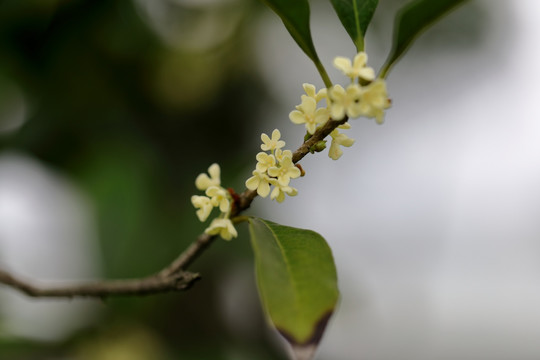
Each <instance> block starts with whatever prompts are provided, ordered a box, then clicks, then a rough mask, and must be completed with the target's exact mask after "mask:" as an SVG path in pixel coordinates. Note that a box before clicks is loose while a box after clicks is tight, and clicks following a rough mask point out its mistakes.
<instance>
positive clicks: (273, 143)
mask: <svg viewBox="0 0 540 360" xmlns="http://www.w3.org/2000/svg"><path fill="white" fill-rule="evenodd" d="M280 138H281V133H280V132H279V130H278V129H274V131H272V138H270V137H269V136H268V135H266V134H264V133H263V134H261V140H262V142H263V144H262V145H261V149H262V150H264V151H273V150H276V149H281V148H282V147H284V146H285V141H283V140H279V139H280Z"/></svg>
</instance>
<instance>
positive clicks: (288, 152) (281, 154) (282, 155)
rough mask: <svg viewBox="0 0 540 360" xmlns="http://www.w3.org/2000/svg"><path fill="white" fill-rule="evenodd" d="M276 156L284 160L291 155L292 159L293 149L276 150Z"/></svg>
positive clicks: (280, 160)
mask: <svg viewBox="0 0 540 360" xmlns="http://www.w3.org/2000/svg"><path fill="white" fill-rule="evenodd" d="M274 156H275V157H276V160H277V161H278V162H282V161H283V158H285V157H290V158H291V159H292V151H291V150H281V149H279V150H276V152H275V153H274Z"/></svg>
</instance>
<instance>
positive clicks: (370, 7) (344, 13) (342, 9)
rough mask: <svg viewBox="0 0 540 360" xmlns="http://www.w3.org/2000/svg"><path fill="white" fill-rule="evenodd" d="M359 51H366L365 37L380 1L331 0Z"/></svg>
mask: <svg viewBox="0 0 540 360" xmlns="http://www.w3.org/2000/svg"><path fill="white" fill-rule="evenodd" d="M330 1H331V2H332V6H333V7H334V10H336V13H337V15H338V17H339V20H340V21H341V23H342V24H343V27H344V28H345V30H347V33H348V34H349V36H350V37H351V39H352V41H353V43H354V45H355V46H356V50H357V51H359V52H360V51H363V50H364V36H365V35H366V30H367V27H368V25H369V23H370V22H371V18H372V17H373V13H374V12H375V9H376V8H377V5H378V4H379V0H330Z"/></svg>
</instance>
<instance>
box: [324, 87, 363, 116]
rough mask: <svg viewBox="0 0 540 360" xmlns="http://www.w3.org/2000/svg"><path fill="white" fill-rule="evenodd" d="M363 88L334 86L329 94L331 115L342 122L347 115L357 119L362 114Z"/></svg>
mask: <svg viewBox="0 0 540 360" xmlns="http://www.w3.org/2000/svg"><path fill="white" fill-rule="evenodd" d="M361 95H362V88H361V87H360V85H358V84H350V85H349V86H347V89H344V88H343V87H342V86H341V85H334V86H333V87H332V88H331V89H330V91H329V93H328V97H329V98H330V115H331V116H332V119H334V120H342V119H343V118H344V117H345V115H347V116H348V117H350V118H356V117H358V116H360V115H361V114H362V111H361V108H360V102H361Z"/></svg>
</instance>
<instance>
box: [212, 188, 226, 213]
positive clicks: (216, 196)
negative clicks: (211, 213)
mask: <svg viewBox="0 0 540 360" xmlns="http://www.w3.org/2000/svg"><path fill="white" fill-rule="evenodd" d="M206 195H207V196H208V197H210V200H211V203H212V205H213V206H216V207H217V206H219V210H220V211H221V212H224V213H225V212H227V211H228V210H229V208H230V206H231V203H230V201H229V197H230V194H229V192H228V191H227V190H225V189H224V188H222V187H221V186H210V187H209V188H208V189H206Z"/></svg>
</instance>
